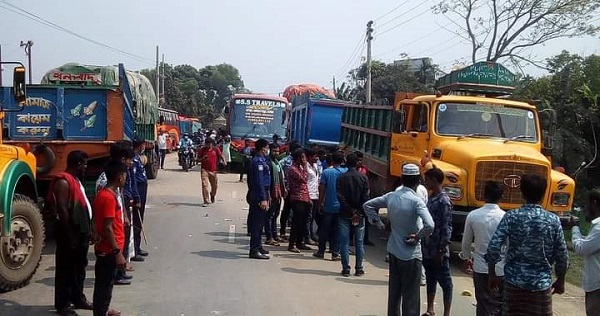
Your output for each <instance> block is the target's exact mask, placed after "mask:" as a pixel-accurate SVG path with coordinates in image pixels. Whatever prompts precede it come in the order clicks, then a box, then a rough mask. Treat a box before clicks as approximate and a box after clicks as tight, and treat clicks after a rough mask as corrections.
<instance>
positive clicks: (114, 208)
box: [93, 161, 127, 316]
mask: <svg viewBox="0 0 600 316" xmlns="http://www.w3.org/2000/svg"><path fill="white" fill-rule="evenodd" d="M104 173H105V174H106V178H107V181H108V184H107V186H106V187H105V188H104V189H102V190H100V192H98V195H96V199H95V200H94V207H93V210H94V222H95V225H96V232H97V233H98V235H99V237H100V242H98V243H97V244H96V245H95V250H96V265H95V274H96V280H95V282H94V316H105V315H109V316H117V315H121V313H120V312H119V311H114V310H109V306H110V300H111V298H112V289H113V279H114V275H115V273H116V272H117V269H118V268H119V269H125V266H126V265H127V261H126V260H125V257H124V255H123V248H124V246H125V230H124V226H123V210H122V209H121V207H120V206H119V202H118V200H117V196H118V193H117V192H118V190H119V189H122V188H123V186H124V185H125V180H126V178H127V166H126V165H125V164H124V163H123V162H120V161H111V162H109V164H108V165H107V166H106V168H105V170H104Z"/></svg>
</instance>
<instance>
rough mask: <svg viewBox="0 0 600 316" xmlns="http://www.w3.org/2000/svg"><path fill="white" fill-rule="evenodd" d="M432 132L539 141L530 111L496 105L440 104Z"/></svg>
mask: <svg viewBox="0 0 600 316" xmlns="http://www.w3.org/2000/svg"><path fill="white" fill-rule="evenodd" d="M435 129H436V132H437V134H439V135H443V136H465V137H468V136H470V135H477V136H485V137H500V138H505V139H509V140H514V141H522V142H532V143H535V142H537V140H538V137H537V127H536V118H535V113H534V112H533V111H531V110H528V109H520V108H514V107H508V106H503V105H498V104H494V105H488V104H465V103H440V104H438V106H437V119H436V126H435Z"/></svg>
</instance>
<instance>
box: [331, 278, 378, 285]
mask: <svg viewBox="0 0 600 316" xmlns="http://www.w3.org/2000/svg"><path fill="white" fill-rule="evenodd" d="M335 280H336V281H340V282H344V283H350V284H359V285H381V286H388V281H380V280H369V279H362V278H361V279H358V278H353V277H351V278H344V277H340V278H335Z"/></svg>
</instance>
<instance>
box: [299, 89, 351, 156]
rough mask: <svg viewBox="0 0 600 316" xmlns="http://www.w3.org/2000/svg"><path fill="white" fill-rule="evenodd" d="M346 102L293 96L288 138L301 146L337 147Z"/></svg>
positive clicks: (306, 95) (305, 94)
mask: <svg viewBox="0 0 600 316" xmlns="http://www.w3.org/2000/svg"><path fill="white" fill-rule="evenodd" d="M345 104H346V102H344V101H341V100H335V99H328V98H319V97H315V96H314V95H311V94H310V93H308V92H307V93H304V94H302V95H298V96H294V98H293V101H292V118H291V122H290V138H291V139H292V140H295V141H297V142H298V143H300V145H302V146H308V145H310V144H316V145H323V146H338V145H339V140H340V135H341V130H340V123H341V122H342V114H343V111H344V105H345Z"/></svg>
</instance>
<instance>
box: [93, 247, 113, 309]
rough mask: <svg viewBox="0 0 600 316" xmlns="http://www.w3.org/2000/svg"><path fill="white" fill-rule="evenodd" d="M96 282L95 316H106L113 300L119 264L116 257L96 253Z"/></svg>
mask: <svg viewBox="0 0 600 316" xmlns="http://www.w3.org/2000/svg"><path fill="white" fill-rule="evenodd" d="M94 270H95V274H96V280H95V282H94V316H106V313H107V312H108V309H109V307H110V300H111V299H112V290H113V284H114V278H115V274H116V272H117V264H116V262H115V255H113V254H110V255H105V254H100V253H96V265H95V269H94Z"/></svg>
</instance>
